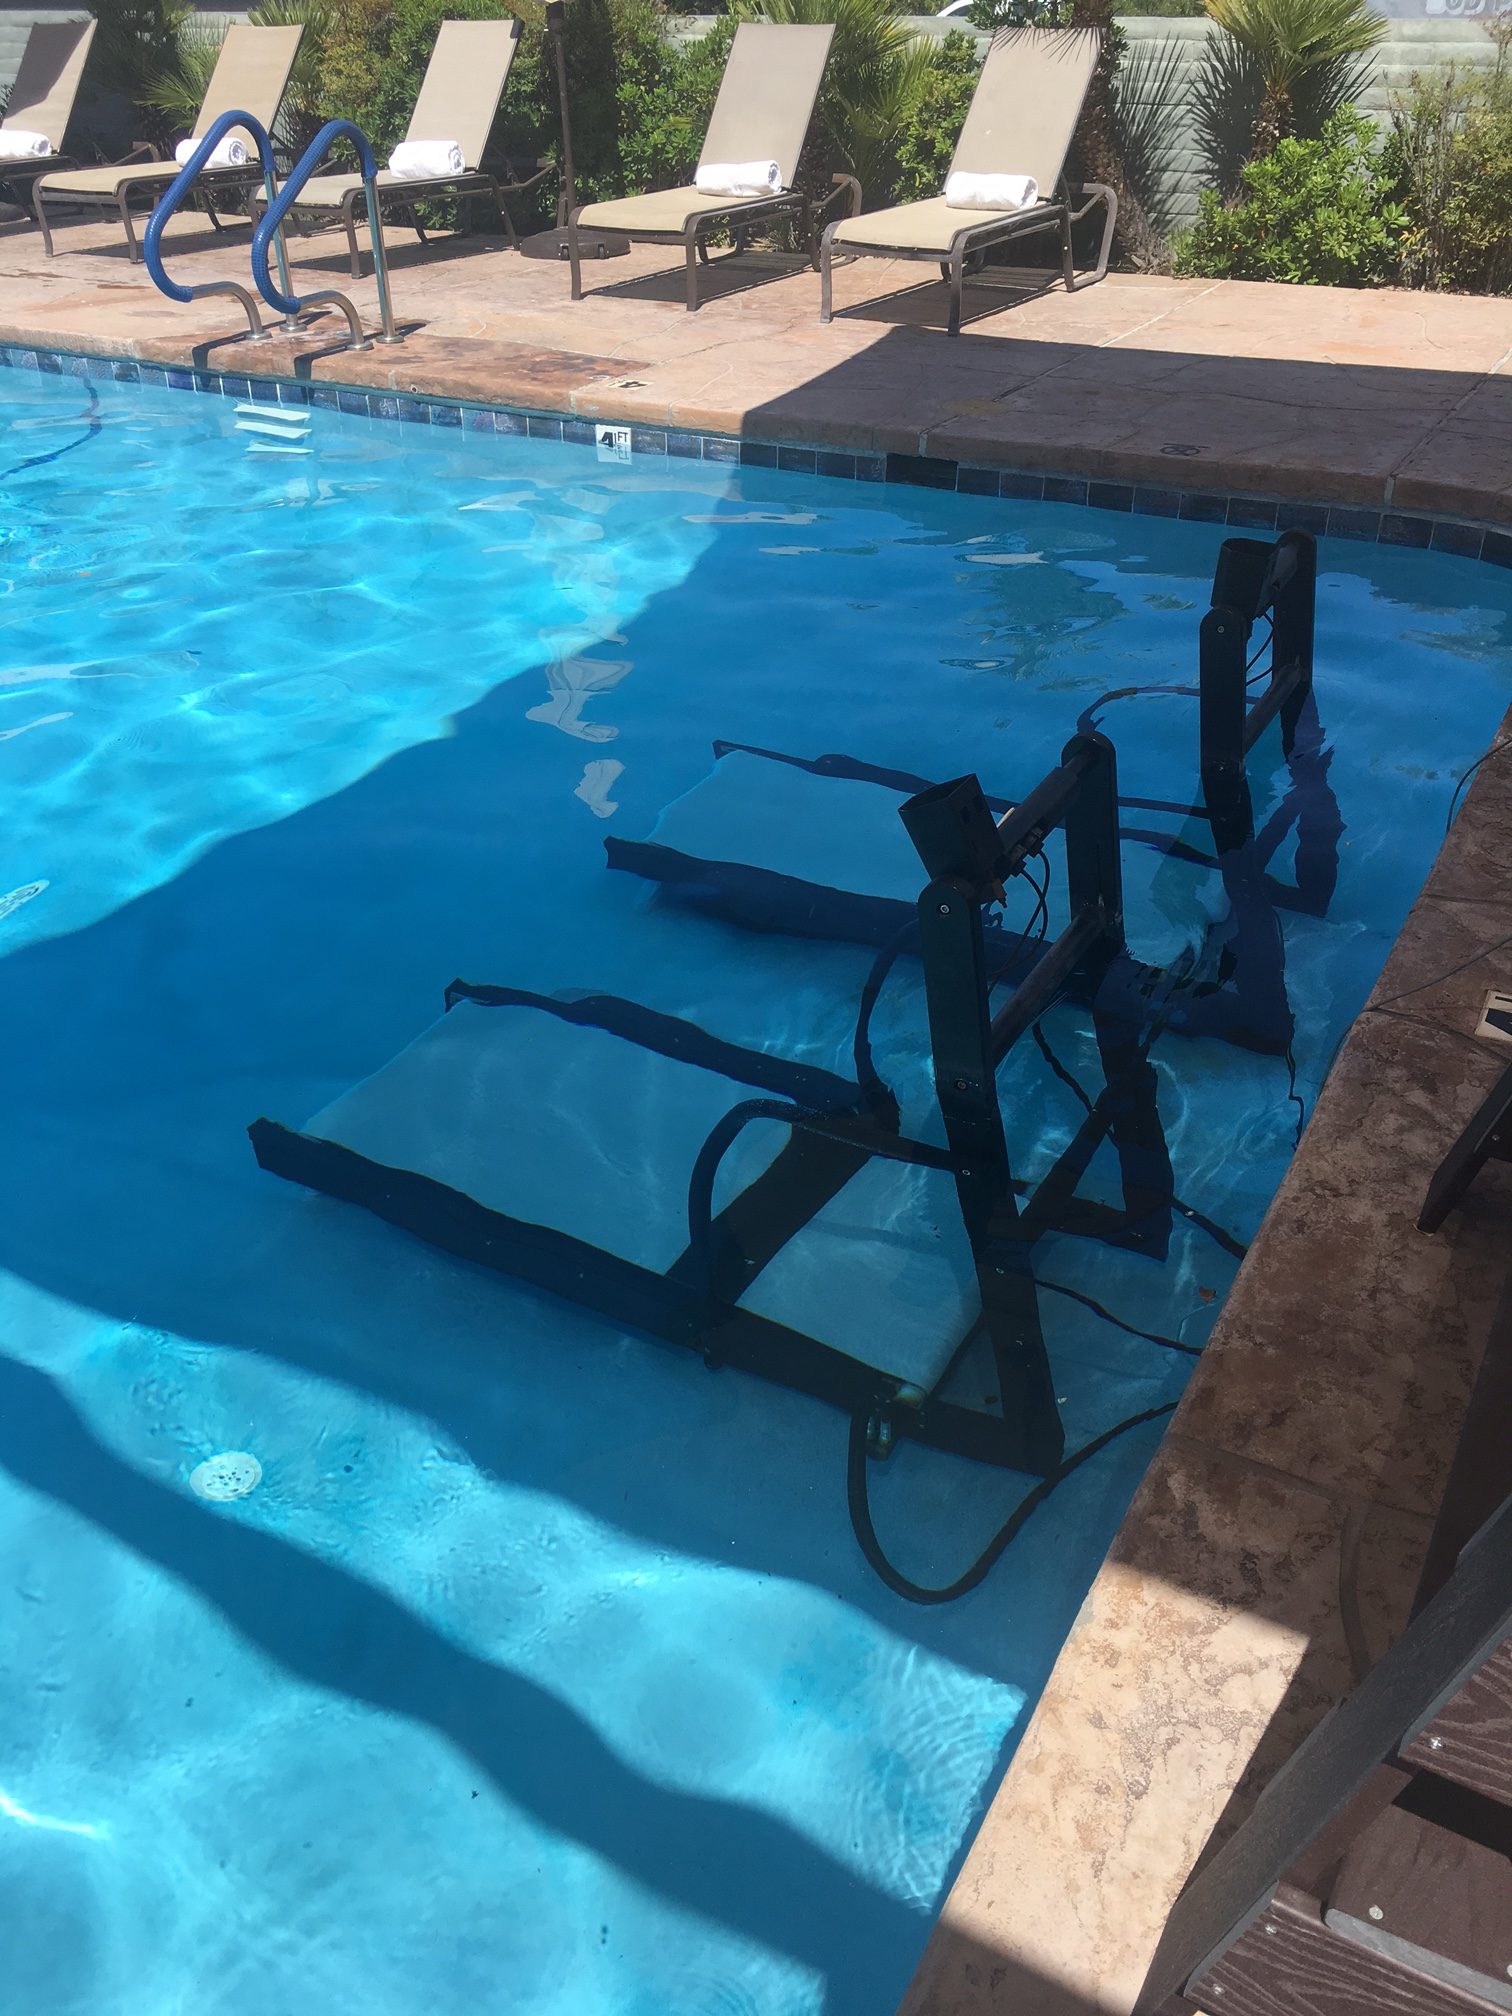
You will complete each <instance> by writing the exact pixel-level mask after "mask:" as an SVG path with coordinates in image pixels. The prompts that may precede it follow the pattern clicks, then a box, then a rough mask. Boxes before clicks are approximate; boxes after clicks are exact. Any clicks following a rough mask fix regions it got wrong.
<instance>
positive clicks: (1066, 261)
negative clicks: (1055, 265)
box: [1060, 209, 1076, 294]
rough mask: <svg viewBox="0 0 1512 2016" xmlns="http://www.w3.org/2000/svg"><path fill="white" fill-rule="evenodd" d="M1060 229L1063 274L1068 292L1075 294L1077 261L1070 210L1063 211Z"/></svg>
mask: <svg viewBox="0 0 1512 2016" xmlns="http://www.w3.org/2000/svg"><path fill="white" fill-rule="evenodd" d="M1060 228H1061V273H1062V275H1063V277H1064V279H1065V282H1066V292H1067V293H1068V294H1074V293H1075V292H1076V261H1075V259H1074V258H1073V257H1072V253H1071V212H1070V210H1069V209H1066V210H1062V212H1061V219H1060Z"/></svg>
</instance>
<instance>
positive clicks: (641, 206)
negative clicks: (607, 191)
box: [578, 184, 773, 238]
mask: <svg viewBox="0 0 1512 2016" xmlns="http://www.w3.org/2000/svg"><path fill="white" fill-rule="evenodd" d="M772 200H773V199H772V198H771V197H770V196H749V197H746V196H705V195H704V194H703V192H702V190H699V189H695V188H693V186H692V185H691V184H689V186H688V187H687V188H685V189H653V190H652V191H651V192H650V193H649V194H648V195H645V196H622V197H620V198H619V199H618V200H617V201H613V202H609V203H589V204H586V205H585V206H584V208H583V210H582V212H581V213H580V215H579V217H578V223H579V224H580V225H581V226H582V228H583V229H584V230H585V231H624V232H627V233H628V234H629V235H630V236H631V237H632V238H633V237H634V236H635V234H636V233H637V232H662V231H665V232H666V233H667V234H668V235H669V236H675V235H676V234H677V233H678V232H680V231H685V230H686V229H687V228H688V226H689V224H691V223H692V222H693V220H694V219H695V218H696V217H737V216H739V214H740V212H741V211H742V210H756V209H759V208H760V207H761V206H762V205H763V204H766V203H770V202H771V201H772Z"/></svg>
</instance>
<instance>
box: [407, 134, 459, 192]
mask: <svg viewBox="0 0 1512 2016" xmlns="http://www.w3.org/2000/svg"><path fill="white" fill-rule="evenodd" d="M388 165H389V173H390V174H391V175H397V176H398V177H399V180H400V181H401V182H441V181H444V180H445V178H446V177H447V176H448V175H463V174H465V173H466V172H467V163H466V162H465V161H464V160H463V159H462V149H461V148H460V147H459V146H458V145H457V143H456V141H455V140H401V141H400V142H399V145H398V146H397V147H396V148H395V149H394V151H393V153H392V154H390V156H389V161H388Z"/></svg>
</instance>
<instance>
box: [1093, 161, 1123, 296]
mask: <svg viewBox="0 0 1512 2016" xmlns="http://www.w3.org/2000/svg"><path fill="white" fill-rule="evenodd" d="M1094 186H1095V187H1096V189H1097V193H1098V194H1099V195H1100V196H1101V197H1102V199H1103V203H1104V206H1105V208H1106V209H1107V213H1108V221H1107V223H1106V224H1105V225H1104V226H1103V235H1102V243H1101V245H1100V246H1099V247H1098V250H1097V265H1096V267H1095V269H1094V270H1093V274H1092V278H1093V279H1094V280H1103V279H1106V278H1107V272H1108V261H1109V259H1110V258H1111V257H1112V255H1113V233H1114V231H1115V230H1116V229H1117V227H1118V191H1117V190H1116V189H1110V188H1109V187H1108V186H1107V184H1106V183H1101V182H1100V183H1097V184H1095V185H1094Z"/></svg>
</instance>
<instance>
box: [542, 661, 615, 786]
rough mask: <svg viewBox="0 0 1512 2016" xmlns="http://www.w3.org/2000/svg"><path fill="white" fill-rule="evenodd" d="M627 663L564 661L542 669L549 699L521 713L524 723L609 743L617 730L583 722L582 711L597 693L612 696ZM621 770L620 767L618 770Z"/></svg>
mask: <svg viewBox="0 0 1512 2016" xmlns="http://www.w3.org/2000/svg"><path fill="white" fill-rule="evenodd" d="M633 670H634V666H633V664H632V662H631V660H630V659H628V658H622V659H590V658H566V659H562V660H559V661H558V662H557V663H555V664H552V665H548V666H547V668H546V684H547V685H548V686H549V687H550V689H551V698H550V699H549V700H543V701H542V702H541V704H540V705H539V706H538V707H529V708H527V709H526V711H525V719H526V720H527V721H539V722H541V723H542V724H543V725H544V726H546V727H548V728H560V729H561V731H562V733H563V734H564V735H576V736H577V737H578V738H579V739H580V740H581V741H584V742H612V741H613V740H614V738H615V737H616V736H617V735H618V734H619V730H618V728H614V727H611V726H610V725H609V724H608V723H607V722H602V721H585V720H584V719H583V718H582V716H583V709H584V707H585V706H586V705H587V704H588V702H589V701H590V700H591V699H593V698H594V696H595V695H596V694H599V693H612V692H613V691H614V689H615V687H616V686H618V684H619V683H620V681H621V679H623V678H624V676H625V674H626V673H627V672H630V671H633ZM619 767H620V768H623V767H624V766H623V765H620V766H619Z"/></svg>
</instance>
